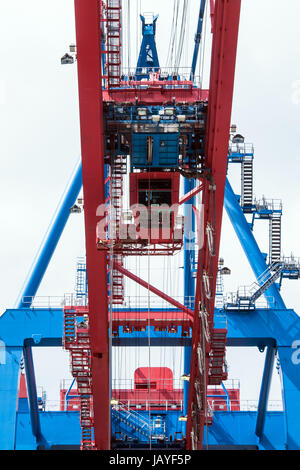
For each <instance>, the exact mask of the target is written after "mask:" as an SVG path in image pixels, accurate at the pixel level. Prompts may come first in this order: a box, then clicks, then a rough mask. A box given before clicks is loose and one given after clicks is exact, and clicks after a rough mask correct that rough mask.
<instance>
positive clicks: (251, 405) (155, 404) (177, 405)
mask: <svg viewBox="0 0 300 470" xmlns="http://www.w3.org/2000/svg"><path fill="white" fill-rule="evenodd" d="M211 392H212V391H211V390H209V392H208V395H209V394H212V393H211ZM208 400H209V402H210V406H211V407H212V409H213V410H214V411H222V409H220V406H221V407H222V406H224V405H225V409H223V411H229V410H227V409H226V397H225V395H224V397H223V396H222V397H220V398H208ZM69 403H72V405H73V408H72V412H74V411H77V409H76V404H78V410H79V406H80V404H79V399H78V398H77V397H74V398H72V397H70V400H69ZM121 403H122V407H124V408H125V409H129V410H132V409H134V410H135V411H136V412H138V411H145V410H146V411H149V410H150V411H151V409H153V410H155V409H157V408H160V409H161V410H166V411H172V410H173V411H175V410H177V411H183V401H181V400H180V401H175V400H165V401H163V400H151V401H149V400H147V401H144V402H142V403H141V401H138V400H127V401H125V400H122V402H121ZM74 405H75V406H74ZM60 406H61V404H60V401H59V400H48V399H47V400H46V402H45V405H44V408H43V409H42V410H40V411H46V412H47V411H52V412H59V411H61V410H60ZM114 406H115V405H114ZM230 410H231V411H232V412H234V411H257V410H258V400H236V399H231V400H230ZM267 411H274V412H275V411H278V412H282V411H283V405H282V401H281V400H269V402H268V407H267Z"/></svg>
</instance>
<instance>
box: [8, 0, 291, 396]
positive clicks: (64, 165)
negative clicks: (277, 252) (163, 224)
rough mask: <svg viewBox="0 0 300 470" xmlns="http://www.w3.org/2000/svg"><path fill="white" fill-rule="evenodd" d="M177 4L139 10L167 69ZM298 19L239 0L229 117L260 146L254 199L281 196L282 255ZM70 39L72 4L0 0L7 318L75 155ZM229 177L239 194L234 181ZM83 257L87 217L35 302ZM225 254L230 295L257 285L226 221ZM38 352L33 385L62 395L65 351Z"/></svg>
mask: <svg viewBox="0 0 300 470" xmlns="http://www.w3.org/2000/svg"><path fill="white" fill-rule="evenodd" d="M190 4H191V10H190V18H189V28H188V32H189V36H188V38H189V40H188V41H187V43H186V44H187V45H186V46H185V48H184V59H186V60H187V64H189V63H190V62H189V61H188V58H189V57H190V54H191V50H192V48H191V44H192V39H193V35H194V31H195V23H196V15H195V11H197V9H198V8H197V5H198V4H199V2H198V1H197V0H190ZM130 5H131V20H132V22H131V41H132V48H131V57H130V63H131V65H134V63H135V56H136V51H137V50H138V47H137V46H136V44H137V41H136V35H137V31H136V28H135V23H136V22H135V18H136V15H137V12H138V10H139V4H138V0H130ZM172 6H173V0H164V2H162V1H158V0H152V1H151V2H150V1H146V0H144V1H142V2H141V11H142V12H143V11H149V10H150V11H154V12H155V13H159V15H160V18H159V20H158V25H157V43H158V51H159V55H160V58H161V65H162V66H163V65H164V61H165V59H166V56H167V46H168V44H169V34H170V29H171V20H172ZM299 17H300V2H299V1H298V0H288V1H287V2H285V3H284V6H283V3H282V1H281V0H242V15H241V27H240V36H239V46H238V60H237V69H236V85H235V94H234V103H233V117H232V122H234V123H236V124H237V125H238V128H239V131H240V132H241V133H242V134H243V135H245V136H246V138H247V140H248V141H250V142H253V143H254V145H255V149H256V158H255V192H256V195H257V196H258V197H260V196H261V195H265V196H266V197H268V198H280V199H283V203H284V217H283V251H284V254H286V255H288V254H290V252H291V251H293V253H294V254H295V255H296V256H297V255H300V246H299V230H300V222H299V204H300V193H299V130H298V125H299V116H300V93H298V92H297V90H298V88H297V87H300V85H299V84H300V49H299ZM74 42H75V29H74V9H73V0H52V1H51V2H46V1H42V0H27V1H26V2H24V1H23V0H13V1H9V2H8V1H6V0H0V64H1V74H0V129H1V131H0V133H1V139H0V178H1V189H2V197H1V199H0V205H1V212H0V217H1V231H0V241H1V243H0V259H1V266H2V269H1V272H0V276H1V282H0V285H1V286H2V288H1V296H0V311H1V312H3V311H4V310H5V309H6V308H7V307H12V306H13V304H14V302H15V299H16V297H17V295H18V292H19V290H20V288H21V286H22V284H23V281H24V279H25V277H26V274H27V271H28V269H29V267H30V265H31V262H32V259H33V257H34V255H35V253H36V251H37V248H38V246H39V244H40V242H41V239H42V237H43V234H44V232H45V230H46V228H47V226H48V224H49V221H50V218H51V216H52V214H53V212H54V210H55V207H56V205H57V202H58V200H59V198H60V195H61V193H62V191H63V190H64V187H65V184H66V182H67V180H68V179H69V176H70V174H71V172H72V169H73V167H74V165H75V163H76V161H77V159H78V158H79V155H80V135H79V117H78V98H77V77H76V66H65V67H62V66H61V65H60V58H61V56H62V55H63V54H64V53H65V52H66V51H67V49H68V46H69V44H71V43H74ZM182 65H184V64H182ZM234 173H235V176H234V178H233V181H234V183H235V188H236V190H237V191H238V190H239V188H238V183H239V176H238V175H237V174H236V173H237V171H234ZM257 233H258V235H259V240H260V242H261V244H262V246H263V247H266V243H267V227H266V226H265V227H263V224H262V223H259V230H258V232H257ZM81 255H84V232H83V218H82V216H76V215H74V216H72V218H71V219H70V221H69V224H68V226H67V229H66V230H65V233H64V234H63V237H62V240H61V242H60V244H59V246H58V248H57V251H56V253H55V256H54V258H53V261H52V263H51V266H50V267H49V269H48V272H47V275H46V276H45V279H44V282H43V284H42V285H41V287H40V290H39V295H53V296H55V295H63V294H64V293H65V292H71V291H73V289H74V279H75V261H76V257H77V256H81ZM221 255H223V256H224V258H225V263H226V265H228V266H229V267H230V268H231V269H232V276H231V277H230V278H229V279H226V281H227V283H226V288H227V289H228V290H229V291H232V290H235V289H236V287H237V286H238V285H247V284H250V283H251V282H252V281H253V275H252V273H251V271H250V269H249V267H248V266H247V263H246V261H245V263H244V264H243V265H242V262H241V260H244V259H245V257H244V255H243V253H242V251H241V249H240V248H239V245H238V242H237V240H236V238H235V236H234V235H233V232H232V229H231V228H230V226H229V223H228V221H227V218H226V217H225V218H224V228H223V235H222V250H221ZM154 278H155V276H154ZM153 283H155V280H153ZM282 292H283V296H284V299H285V300H286V303H287V306H288V307H291V308H294V309H295V310H296V311H300V297H299V295H298V292H299V283H297V282H296V281H290V282H289V281H285V283H284V286H283V289H282ZM41 355H42V356H41ZM41 355H40V358H41V357H43V360H41V359H40V360H38V362H37V375H38V381H39V383H40V384H41V385H44V386H46V388H48V389H49V390H50V396H51V397H53V396H54V395H55V393H54V391H53V390H54V388H53V387H54V385H55V387H56V388H58V383H59V379H60V378H64V377H66V376H67V375H68V362H67V358H66V360H64V361H60V360H58V358H61V357H62V355H61V354H58V353H56V352H54V351H52V352H51V354H49V351H47V350H44V351H43V352H41ZM239 357H241V356H240V354H239ZM243 357H244V360H243V361H241V360H239V359H237V351H236V350H235V351H232V350H229V351H228V358H229V362H230V365H231V369H230V378H241V380H242V385H243V384H244V389H243V395H242V396H243V398H249V399H255V398H257V392H256V390H257V380H258V378H259V376H260V374H261V367H262V359H263V355H261V354H258V353H256V352H255V351H253V350H252V351H251V353H250V352H249V353H247V354H245V355H244V356H243ZM58 364H59V365H58ZM45 369H47V374H46V373H45ZM51 374H53V376H52V375H51ZM249 374H250V375H251V379H250V376H249ZM53 377H54V378H53ZM274 383H275V386H274V387H273V389H272V395H271V398H276V399H277V398H278V397H279V395H278V394H279V382H278V381H275V382H274Z"/></svg>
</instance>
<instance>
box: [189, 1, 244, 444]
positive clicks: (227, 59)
mask: <svg viewBox="0 0 300 470" xmlns="http://www.w3.org/2000/svg"><path fill="white" fill-rule="evenodd" d="M240 8H241V1H240V0H216V6H215V21H214V29H213V42H212V58H211V71H210V86H209V100H208V115H207V124H206V145H205V147H206V156H207V162H206V164H207V168H209V169H210V180H208V179H207V180H205V181H204V183H203V199H202V201H203V205H204V225H203V227H204V229H205V230H206V229H207V228H209V226H211V227H213V231H214V234H213V237H214V242H213V243H214V250H213V251H214V253H213V255H212V254H211V251H210V248H209V238H208V236H206V237H204V243H203V247H201V249H200V250H199V251H198V267H197V281H196V289H195V314H194V324H193V337H192V360H191V374H190V381H191V384H192V385H193V386H191V387H190V389H189V405H188V421H187V436H186V439H187V444H186V447H187V449H188V450H190V449H193V448H197V449H199V450H200V449H201V448H202V441H203V431H204V426H205V422H206V417H205V412H206V405H205V406H203V403H204V402H205V400H206V391H207V381H208V366H209V360H208V357H209V356H208V351H209V344H208V342H207V341H205V340H203V332H202V325H201V319H200V316H199V310H198V306H199V302H200V301H205V302H206V309H207V311H208V316H209V318H208V323H209V327H210V329H212V328H213V314H214V302H215V289H216V279H217V272H218V258H219V244H220V235H221V226H222V214H223V204H224V190H225V179H226V169H227V154H228V141H229V129H230V119H231V108H232V99H233V87H234V75H235V63H236V52H237V42H238V30H239V18H240ZM204 273H206V275H207V276H209V283H210V293H209V295H207V293H205V292H204V290H205V289H203V287H204V282H203V279H204V276H203V275H204ZM204 341H205V345H202V344H203V342H204ZM199 346H200V347H201V348H203V350H204V349H205V350H204V351H203V352H204V354H203V355H204V356H205V359H204V360H203V361H202V364H199V355H198V347H199ZM202 365H205V372H203V370H202ZM196 382H197V388H198V390H196V388H195V386H194V385H195V383H196ZM197 395H198V398H200V400H201V401H202V405H201V404H200V407H199V406H198V402H199V403H200V400H198V402H197ZM199 395H200V396H199ZM195 408H200V409H201V411H200V412H196V413H193V411H194V409H195Z"/></svg>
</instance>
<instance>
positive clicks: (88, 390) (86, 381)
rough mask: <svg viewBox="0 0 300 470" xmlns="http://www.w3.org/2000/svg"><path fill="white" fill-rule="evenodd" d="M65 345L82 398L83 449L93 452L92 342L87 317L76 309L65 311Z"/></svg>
mask: <svg viewBox="0 0 300 470" xmlns="http://www.w3.org/2000/svg"><path fill="white" fill-rule="evenodd" d="M78 317H79V318H78ZM63 343H64V348H65V349H66V350H68V351H69V352H70V356H71V374H72V376H73V377H74V378H76V382H77V390H78V394H79V397H80V425H81V449H82V450H92V449H94V448H95V444H94V440H93V432H94V431H93V427H94V418H93V398H92V376H91V350H90V340H89V332H88V323H87V317H86V315H84V314H81V313H80V312H79V313H78V311H76V309H71V308H65V309H64V340H63Z"/></svg>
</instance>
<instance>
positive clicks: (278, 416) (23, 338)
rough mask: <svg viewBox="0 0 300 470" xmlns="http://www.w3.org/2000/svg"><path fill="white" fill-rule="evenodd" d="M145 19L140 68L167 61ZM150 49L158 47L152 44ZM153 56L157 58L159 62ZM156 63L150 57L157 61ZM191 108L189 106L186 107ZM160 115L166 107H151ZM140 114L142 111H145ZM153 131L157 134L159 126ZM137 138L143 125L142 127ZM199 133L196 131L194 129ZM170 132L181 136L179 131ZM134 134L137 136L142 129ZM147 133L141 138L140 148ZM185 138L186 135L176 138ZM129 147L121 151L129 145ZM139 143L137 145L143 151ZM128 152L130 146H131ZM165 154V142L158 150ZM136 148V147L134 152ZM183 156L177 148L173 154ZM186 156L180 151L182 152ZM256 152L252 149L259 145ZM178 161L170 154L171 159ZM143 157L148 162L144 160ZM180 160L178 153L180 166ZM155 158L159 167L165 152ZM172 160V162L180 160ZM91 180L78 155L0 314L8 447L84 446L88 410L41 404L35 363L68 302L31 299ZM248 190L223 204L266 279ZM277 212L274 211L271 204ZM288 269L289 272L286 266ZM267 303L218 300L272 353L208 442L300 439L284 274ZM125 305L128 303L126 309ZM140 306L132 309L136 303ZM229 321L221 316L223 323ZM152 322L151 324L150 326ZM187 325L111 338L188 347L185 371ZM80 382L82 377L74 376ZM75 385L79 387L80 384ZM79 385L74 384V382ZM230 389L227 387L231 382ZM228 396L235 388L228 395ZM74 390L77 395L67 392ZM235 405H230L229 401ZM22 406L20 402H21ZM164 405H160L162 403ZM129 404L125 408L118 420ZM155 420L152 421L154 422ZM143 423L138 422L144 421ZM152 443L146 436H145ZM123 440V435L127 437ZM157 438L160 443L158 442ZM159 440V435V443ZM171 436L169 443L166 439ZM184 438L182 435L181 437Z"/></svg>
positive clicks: (247, 341) (294, 442)
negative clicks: (23, 277)
mask: <svg viewBox="0 0 300 470" xmlns="http://www.w3.org/2000/svg"><path fill="white" fill-rule="evenodd" d="M204 7H205V1H202V2H201V6H200V13H199V22H198V28H197V35H196V39H195V53H194V58H193V66H192V76H194V74H195V66H196V61H197V56H198V50H199V44H200V39H201V31H202V23H203V14H204ZM156 20H157V17H155V18H154V21H153V23H152V24H146V22H145V18H144V17H142V21H143V43H142V47H141V53H140V57H139V61H138V65H137V73H138V71H139V69H140V68H142V67H147V68H149V67H150V68H151V69H153V71H156V70H157V69H158V68H159V62H158V57H157V52H156V46H155V41H154V36H155V23H156ZM150 49H151V51H152V54H150V52H149V51H150ZM150 59H151V60H152V62H151V64H150ZM149 64H150V65H149ZM184 111H185V113H186V114H188V113H189V109H188V108H187V109H185V110H184ZM109 112H111V113H114V112H116V114H118V113H121V114H123V113H124V110H122V111H120V110H113V109H111V110H108V113H109ZM127 112H129V114H130V120H129V121H130V122H132V120H134V115H135V113H136V112H137V108H136V107H132V109H130V110H129V111H128V110H127ZM146 112H149V113H150V114H151V116H152V115H155V114H156V112H157V113H158V112H159V110H158V109H157V110H155V109H154V110H152V109H148V110H146ZM137 122H138V119H137ZM153 136H154V134H153ZM136 137H137V139H138V138H139V134H137V136H136ZM191 137H192V133H191ZM171 138H174V136H173V137H171ZM133 140H134V137H133ZM135 145H139V142H133V148H135V147H134V146H135ZM176 145H177V143H176ZM120 151H121V147H120V148H119V151H118V152H117V153H118V154H120ZM138 153H139V152H137V154H138ZM124 154H127V153H126V151H125V152H124ZM158 154H159V152H158ZM245 156H247V155H246V154H243V155H241V154H239V155H234V154H233V153H232V152H231V151H230V152H229V157H228V160H229V162H236V161H238V162H239V163H242V162H243V158H244V157H245ZM133 157H134V154H133ZM173 157H174V152H173V153H172V155H171V157H170V159H171V160H172V158H173ZM177 157H178V152H177ZM250 157H251V158H252V157H253V155H250ZM169 164H170V162H169ZM135 165H139V162H135ZM177 165H178V161H176V162H174V166H177ZM155 166H157V167H160V166H161V164H160V162H159V161H158V162H157V163H155ZM171 166H172V165H171ZM81 184H82V175H81V165H80V164H79V165H78V166H77V168H76V171H75V173H74V175H73V178H72V181H71V183H70V184H69V185H68V187H67V190H66V193H65V194H64V196H63V198H62V202H61V204H60V206H59V209H58V211H57V213H56V216H55V218H54V220H53V222H52V224H51V228H50V230H49V231H48V232H47V235H46V237H45V240H44V242H43V244H42V248H41V250H40V251H39V254H38V256H37V258H36V260H35V262H34V265H33V268H32V269H31V272H30V275H29V278H28V281H27V282H26V284H25V287H24V288H23V290H22V293H21V294H20V299H19V300H18V303H17V306H16V308H14V309H8V310H7V311H6V312H5V313H4V314H3V315H2V316H1V317H0V341H1V342H0V345H1V355H0V404H1V406H0V423H1V426H2V431H1V433H0V449H1V450H2V449H37V448H45V449H50V448H52V449H54V448H65V449H72V448H79V444H80V423H79V413H78V412H75V411H72V412H70V411H60V412H50V411H40V410H39V406H38V398H37V391H36V384H35V374H34V365H33V359H32V348H33V347H35V346H39V347H42V346H45V347H49V346H52V347H61V346H62V338H63V309H62V308H43V309H42V308H35V307H33V306H32V301H33V299H34V297H35V295H36V292H37V290H38V287H39V285H40V283H41V281H42V278H43V275H44V274H45V271H46V269H47V266H48V264H49V262H50V260H51V257H52V255H53V252H54V250H55V247H56V245H57V243H58V241H59V238H60V236H61V234H62V232H63V229H64V227H65V224H66V223H67V220H68V217H69V214H70V211H71V209H72V207H73V206H74V204H75V202H76V199H77V196H78V194H79V191H80V189H81ZM194 188H195V180H194V179H193V178H190V179H187V178H185V180H184V193H185V194H187V193H189V192H190V191H192V190H193V189H194ZM240 199H241V198H240V197H239V196H237V195H236V194H235V193H234V192H233V190H232V188H231V185H230V183H229V181H228V180H227V182H226V190H225V200H224V207H225V209H226V211H227V213H228V216H229V218H230V220H231V223H232V225H233V227H234V229H235V232H236V235H237V237H238V240H239V242H240V243H241V246H242V247H243V250H244V252H245V254H246V256H247V258H248V261H249V263H250V266H251V268H252V270H253V273H254V276H255V277H256V279H257V282H258V285H261V275H262V274H263V273H265V272H266V270H268V269H270V267H268V264H267V262H266V256H265V254H263V253H262V252H261V251H260V248H259V246H258V244H257V242H256V240H255V237H254V234H253V221H252V223H249V221H248V220H247V218H246V215H245V214H247V213H251V214H258V212H257V210H256V208H255V207H254V205H253V207H252V206H251V207H250V206H248V210H246V211H245V210H243V206H241V204H240ZM191 202H192V204H194V198H192V200H190V201H189V204H186V206H185V212H186V213H187V211H188V207H190V203H191ZM268 215H270V214H268ZM194 226H195V219H194V216H192V218H191V227H190V229H191V231H192V232H194V228H195V227H194ZM194 243H195V240H194V239H190V238H189V237H188V236H187V233H185V239H184V297H185V305H186V306H189V307H190V306H191V303H190V299H193V298H194V295H195V280H194V278H193V268H194V265H195V259H194V253H195V251H194V249H193V244H194ZM291 269H294V271H293V273H295V276H296V277H297V276H298V277H299V266H294V268H291V267H290V266H289V265H288V263H286V264H285V266H284V269H283V273H285V274H286V276H285V277H289V274H290V273H291ZM283 277H284V274H283ZM264 294H265V295H266V299H267V302H268V306H267V307H266V308H258V307H256V306H255V303H254V304H253V305H250V304H249V303H248V304H246V305H247V306H246V307H245V306H244V307H243V308H242V309H241V308H240V306H241V304H237V303H236V304H234V303H233V302H231V303H227V304H225V305H224V308H221V309H217V308H216V309H215V310H216V316H215V328H218V327H220V328H222V327H223V322H224V319H226V322H227V328H228V334H227V346H230V347H249V346H251V347H257V348H259V350H261V351H263V350H264V349H265V348H266V351H267V352H266V359H265V366H264V371H263V374H262V383H261V392H260V399H259V405H258V410H257V411H230V410H229V409H227V411H224V412H222V411H216V412H215V414H214V419H213V424H212V425H211V426H208V429H207V434H206V433H205V437H204V445H207V446H208V448H234V449H242V448H244V449H277V450H279V449H298V450H299V449H300V438H299V432H298V429H299V426H298V417H299V416H300V374H299V367H300V365H299V364H300V360H299V349H298V348H299V341H298V339H299V338H300V319H299V317H298V315H297V314H296V313H295V312H294V311H293V310H291V309H287V308H286V306H285V304H284V301H283V299H282V297H281V295H280V284H276V283H275V282H274V283H272V284H271V285H270V286H269V287H268V289H266V290H265V291H264ZM123 311H124V312H125V309H123ZM127 311H128V312H132V311H133V309H128V310H127ZM169 311H170V312H178V310H176V309H175V310H174V309H169ZM218 322H220V325H218ZM149 328H150V331H149ZM182 333H183V332H182V331H181V328H180V327H179V328H178V330H177V332H176V333H172V334H170V335H167V337H166V333H165V332H159V331H157V330H156V329H155V328H154V327H152V326H151V327H147V328H146V329H145V331H139V332H133V333H130V332H125V331H124V329H123V328H122V327H119V336H118V338H112V345H113V346H114V345H116V346H127V347H134V346H136V338H138V339H139V344H140V345H147V344H148V340H149V336H150V341H151V346H155V347H161V346H162V345H163V346H166V345H167V346H172V347H184V374H185V375H187V376H188V375H189V373H190V369H189V367H190V362H191V334H190V335H189V336H185V337H183V334H182ZM275 355H277V357H278V358H279V362H280V374H281V380H282V386H283V403H284V407H283V411H276V412H273V411H267V405H268V395H269V390H270V384H271V378H272V371H273V365H274V359H275ZM22 356H23V357H24V364H25V371H26V380H27V390H28V399H29V410H27V409H26V407H25V408H23V409H22V408H20V409H19V410H17V402H18V381H19V374H20V364H21V360H22ZM72 385H73V384H72ZM72 385H71V387H72ZM71 387H70V389H71ZM188 388H189V382H188V381H186V382H185V383H184V403H183V407H184V410H183V414H184V415H186V414H187V405H188ZM224 393H225V395H226V396H227V395H228V394H227V392H226V389H225V388H224ZM227 399H228V396H227ZM67 400H68V397H67ZM227 408H228V407H227ZM16 410H17V412H16ZM113 414H114V413H112V431H113V432H114V416H113ZM159 414H161V413H159ZM163 414H164V416H165V419H166V427H167V434H172V432H174V429H176V430H177V429H178V418H179V412H178V411H166V412H164V413H163ZM119 418H120V414H119V415H118V422H119ZM129 419H133V418H132V417H130V418H126V416H124V417H123V424H122V425H123V430H124V433H128V431H129V432H130V427H131V428H132V426H129V422H128V420H129ZM135 419H136V420H138V419H139V420H141V421H142V422H143V423H144V424H143V425H141V426H149V425H150V426H151V424H149V422H148V424H147V423H146V420H147V416H146V414H145V413H144V412H141V413H139V417H136V418H135ZM145 423H146V424H145ZM135 424H136V423H135ZM180 432H182V433H183V434H184V433H185V423H184V422H183V423H182V428H181V431H180ZM134 433H136V434H139V437H140V433H139V432H138V430H137V429H136V430H135V431H133V435H132V436H133V437H138V436H137V435H135V434H134ZM140 442H141V444H143V439H141V440H140ZM119 444H120V445H119V447H122V442H121V443H119ZM155 445H156V444H155V443H154V445H153V447H155ZM157 445H158V444H157ZM165 445H166V446H167V445H168V444H167V443H166V444H165ZM178 445H180V440H179V443H178Z"/></svg>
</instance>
